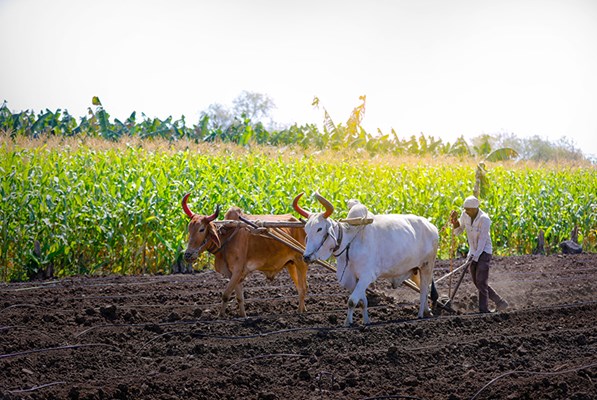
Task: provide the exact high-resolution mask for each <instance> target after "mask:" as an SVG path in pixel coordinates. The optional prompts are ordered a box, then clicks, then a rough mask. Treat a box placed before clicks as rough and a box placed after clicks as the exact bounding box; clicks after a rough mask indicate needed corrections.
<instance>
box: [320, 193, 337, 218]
mask: <svg viewBox="0 0 597 400" xmlns="http://www.w3.org/2000/svg"><path fill="white" fill-rule="evenodd" d="M315 198H316V199H317V201H319V202H320V203H321V204H322V205H323V206H324V207H325V212H324V213H323V218H327V217H329V216H330V215H332V213H333V212H334V206H333V205H332V203H330V202H329V201H328V200H327V199H326V198H325V197H323V196H322V195H320V194H319V193H318V192H317V191H316V192H315Z"/></svg>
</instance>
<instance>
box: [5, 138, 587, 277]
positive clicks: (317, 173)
mask: <svg viewBox="0 0 597 400" xmlns="http://www.w3.org/2000/svg"><path fill="white" fill-rule="evenodd" d="M0 174H1V178H0V196H1V197H2V206H1V208H0V223H1V226H0V235H1V236H0V238H1V247H0V251H1V252H0V268H2V271H1V275H2V279H3V280H5V281H7V280H25V279H28V278H30V277H32V276H35V274H36V273H37V272H39V271H40V270H43V269H44V268H47V267H48V266H52V267H53V270H54V274H55V275H56V276H68V275H73V274H94V273H119V274H132V273H167V272H169V271H170V267H171V266H172V265H173V264H174V263H176V262H179V261H180V257H181V250H183V249H184V247H185V246H186V240H187V233H186V225H187V222H188V221H187V218H186V216H185V215H184V214H183V212H182V210H181V207H180V199H181V198H182V196H183V195H184V194H185V193H187V192H191V193H192V196H191V207H192V209H193V210H194V211H195V212H197V213H201V214H208V213H211V212H213V209H214V208H215V206H216V204H220V205H222V206H223V207H224V209H226V208H227V207H229V206H232V205H237V206H239V207H241V208H242V209H244V210H245V211H246V212H248V213H253V214H283V213H292V212H293V211H292V207H291V202H292V199H293V198H294V196H295V195H296V194H298V193H299V192H302V191H306V193H307V197H306V198H305V200H304V201H305V203H304V205H305V208H307V209H311V210H313V211H317V210H319V209H320V205H319V204H318V203H316V202H314V200H313V199H312V198H311V197H310V195H311V194H312V193H313V192H314V191H315V190H320V192H321V193H322V194H323V195H324V196H325V197H327V198H328V199H330V200H331V201H332V203H333V204H334V205H335V206H336V209H337V210H338V211H337V212H336V213H335V218H340V217H343V216H345V215H346V210H345V209H346V205H345V204H346V203H345V201H346V200H347V199H349V198H356V199H359V200H361V202H362V203H364V204H366V205H367V206H368V207H369V209H370V210H371V211H372V212H374V213H380V214H381V213H414V214H418V215H422V216H425V217H427V218H429V219H430V220H431V221H432V222H433V223H434V224H435V225H436V226H437V227H438V228H442V227H443V226H444V225H445V223H446V221H447V217H448V213H449V211H450V210H451V209H459V208H460V206H461V203H462V199H464V198H465V197H466V196H468V195H469V194H470V193H471V191H472V186H473V179H474V175H475V174H474V168H472V167H471V165H470V164H466V163H438V164H432V165H424V164H422V163H404V164H400V163H395V164H392V163H377V162H375V161H369V160H366V159H364V158H363V159H358V160H355V158H346V159H343V160H341V161H334V159H317V158H315V157H312V156H308V155H302V156H297V157H284V156H282V155H280V156H277V157H276V156H271V155H261V154H256V153H253V152H251V151H245V152H239V153H231V152H229V151H227V150H225V151H222V152H219V153H218V152H217V151H214V152H213V153H208V154H206V153H196V152H194V151H193V150H192V149H187V150H159V149H158V150H151V151H149V150H146V149H145V148H143V147H132V146H127V147H122V146H108V147H105V148H102V149H101V150H98V149H96V148H93V147H86V146H84V145H81V146H79V147H77V148H71V147H69V146H64V147H44V146H38V147H30V148H25V147H22V146H18V145H16V144H14V143H12V142H3V143H2V146H1V147H0ZM488 181H489V182H491V186H490V187H489V188H488V189H487V195H486V197H485V198H484V199H483V201H482V208H483V209H484V210H486V211H487V212H488V213H489V214H490V216H491V217H492V219H493V228H492V236H493V244H494V249H495V250H494V252H495V254H498V255H513V254H528V253H530V252H531V251H532V250H533V248H534V246H535V237H536V235H537V232H538V230H539V229H543V230H544V231H545V240H546V247H547V251H548V252H555V251H558V243H559V242H561V241H562V240H565V239H568V238H569V235H570V231H571V230H572V228H573V227H574V225H578V226H579V227H580V240H581V241H583V244H584V246H585V251H595V250H596V248H597V243H596V240H595V239H596V238H595V235H596V234H597V232H596V229H597V226H596V225H597V223H596V221H597V174H595V171H594V169H593V168H589V169H583V168H575V167H569V168H562V169H558V168H553V169H532V168H527V167H522V168H511V169H507V168H504V167H503V166H501V165H497V166H494V167H493V168H491V169H490V170H489V172H488ZM449 231H450V230H449V229H447V230H445V231H442V234H441V242H440V254H439V256H440V257H441V258H448V257H450V235H449ZM465 243H466V239H465V237H464V236H460V237H458V239H457V247H459V248H462V247H463V246H465ZM36 247H37V249H36ZM207 261H208V258H207V257H206V258H203V259H202V260H201V263H206V262H207Z"/></svg>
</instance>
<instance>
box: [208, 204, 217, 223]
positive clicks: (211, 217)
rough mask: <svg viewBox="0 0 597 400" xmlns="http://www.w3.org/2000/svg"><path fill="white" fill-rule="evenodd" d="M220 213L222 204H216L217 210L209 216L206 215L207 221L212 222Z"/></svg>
mask: <svg viewBox="0 0 597 400" xmlns="http://www.w3.org/2000/svg"><path fill="white" fill-rule="evenodd" d="M218 215H220V205H219V204H218V205H216V211H215V212H214V213H213V214H212V215H210V216H209V217H205V222H211V221H213V220H214V219H216V218H218Z"/></svg>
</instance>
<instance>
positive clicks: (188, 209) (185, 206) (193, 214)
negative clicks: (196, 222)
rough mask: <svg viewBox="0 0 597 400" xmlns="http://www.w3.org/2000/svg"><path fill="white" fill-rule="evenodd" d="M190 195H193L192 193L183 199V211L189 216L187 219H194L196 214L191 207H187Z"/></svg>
mask: <svg viewBox="0 0 597 400" xmlns="http://www.w3.org/2000/svg"><path fill="white" fill-rule="evenodd" d="M190 195H191V194H190V193H187V194H185V195H184V197H183V198H182V210H183V211H184V213H185V214H186V215H187V217H189V218H193V217H194V216H195V213H194V212H192V211H191V209H190V208H189V206H188V205H187V200H188V199H189V196H190Z"/></svg>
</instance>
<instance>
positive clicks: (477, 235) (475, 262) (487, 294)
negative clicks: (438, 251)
mask: <svg viewBox="0 0 597 400" xmlns="http://www.w3.org/2000/svg"><path fill="white" fill-rule="evenodd" d="M463 207H464V212H463V213H462V214H461V215H460V218H458V213H457V212H456V211H455V210H452V212H451V213H450V222H451V223H452V226H453V227H454V234H455V235H460V234H461V233H462V232H463V231H464V230H466V236H467V239H468V246H469V251H468V259H472V262H471V266H470V269H471V276H472V278H473V283H474V284H475V286H476V287H477V289H478V290H479V311H480V312H481V313H489V312H491V311H490V310H489V305H488V299H491V300H493V301H494V302H495V304H496V309H497V310H498V311H502V310H505V309H506V308H508V302H507V301H506V300H504V299H502V297H500V295H498V294H497V293H496V292H495V290H493V289H492V288H491V286H489V284H488V282H487V281H488V279H489V263H490V262H491V253H492V250H491V236H490V234H489V227H490V226H491V219H490V218H489V216H488V215H487V214H486V213H485V212H483V210H480V209H479V200H478V199H477V198H476V197H475V196H469V197H467V198H466V199H465V200H464V205H463Z"/></svg>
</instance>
